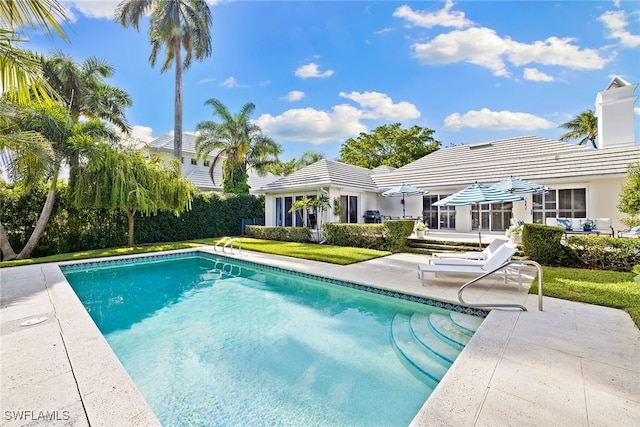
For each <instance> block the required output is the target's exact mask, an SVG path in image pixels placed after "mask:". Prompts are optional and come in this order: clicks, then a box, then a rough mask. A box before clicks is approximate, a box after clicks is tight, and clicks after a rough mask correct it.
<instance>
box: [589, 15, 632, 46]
mask: <svg viewBox="0 0 640 427" xmlns="http://www.w3.org/2000/svg"><path fill="white" fill-rule="evenodd" d="M598 21H601V22H602V23H603V24H604V26H605V28H606V29H607V30H609V32H610V34H609V35H607V38H609V39H618V40H619V41H620V44H621V45H622V46H624V47H628V48H634V47H638V46H640V35H637V34H631V33H630V32H629V31H627V26H628V25H629V23H628V22H627V16H626V14H625V12H624V11H623V10H619V11H615V12H612V11H609V12H605V13H603V14H602V15H600V16H599V17H598Z"/></svg>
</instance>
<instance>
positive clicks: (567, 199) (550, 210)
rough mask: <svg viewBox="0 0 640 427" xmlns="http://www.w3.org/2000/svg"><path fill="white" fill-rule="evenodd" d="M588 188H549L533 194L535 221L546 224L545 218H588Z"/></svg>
mask: <svg viewBox="0 0 640 427" xmlns="http://www.w3.org/2000/svg"><path fill="white" fill-rule="evenodd" d="M586 216H587V190H586V189H585V188H570V189H563V190H549V191H547V192H544V193H538V194H534V195H533V222H534V223H536V224H544V223H545V218H556V217H565V218H586Z"/></svg>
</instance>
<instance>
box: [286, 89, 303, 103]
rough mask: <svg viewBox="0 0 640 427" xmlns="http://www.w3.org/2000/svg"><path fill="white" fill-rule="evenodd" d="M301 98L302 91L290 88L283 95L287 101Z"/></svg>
mask: <svg viewBox="0 0 640 427" xmlns="http://www.w3.org/2000/svg"><path fill="white" fill-rule="evenodd" d="M302 98H304V92H302V91H301V90H292V91H291V92H289V93H288V94H287V96H285V99H286V100H287V101H300V100H301V99H302Z"/></svg>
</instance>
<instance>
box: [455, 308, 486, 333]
mask: <svg viewBox="0 0 640 427" xmlns="http://www.w3.org/2000/svg"><path fill="white" fill-rule="evenodd" d="M449 317H450V318H451V321H452V322H453V323H455V324H456V326H458V327H459V328H461V329H462V330H464V331H465V332H467V333H469V334H471V335H473V334H474V333H475V332H476V331H477V330H478V328H479V327H480V325H481V324H482V321H483V320H484V318H482V317H478V316H471V315H469V314H464V313H458V312H457V311H450V312H449Z"/></svg>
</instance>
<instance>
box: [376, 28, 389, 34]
mask: <svg viewBox="0 0 640 427" xmlns="http://www.w3.org/2000/svg"><path fill="white" fill-rule="evenodd" d="M390 31H393V28H389V27H386V28H383V29H381V30H378V31H374V32H373V34H384V33H388V32H390Z"/></svg>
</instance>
